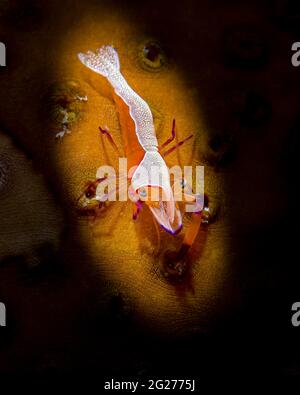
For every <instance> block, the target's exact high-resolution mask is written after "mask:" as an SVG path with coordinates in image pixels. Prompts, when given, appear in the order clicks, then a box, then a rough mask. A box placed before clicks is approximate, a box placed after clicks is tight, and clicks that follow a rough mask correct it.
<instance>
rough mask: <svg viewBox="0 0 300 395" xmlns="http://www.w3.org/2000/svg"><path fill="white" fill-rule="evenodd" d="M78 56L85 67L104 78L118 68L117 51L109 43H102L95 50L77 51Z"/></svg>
mask: <svg viewBox="0 0 300 395" xmlns="http://www.w3.org/2000/svg"><path fill="white" fill-rule="evenodd" d="M78 58H79V60H80V61H81V62H82V63H83V64H84V65H85V66H86V67H88V68H89V69H91V70H93V71H95V72H96V73H98V74H101V75H102V76H103V77H106V78H107V77H109V76H110V75H111V74H113V73H114V72H116V71H119V70H120V61H119V56H118V53H117V51H116V50H115V49H114V48H113V47H112V46H110V45H104V46H103V47H101V48H98V49H97V50H96V52H92V51H87V52H86V53H79V54H78Z"/></svg>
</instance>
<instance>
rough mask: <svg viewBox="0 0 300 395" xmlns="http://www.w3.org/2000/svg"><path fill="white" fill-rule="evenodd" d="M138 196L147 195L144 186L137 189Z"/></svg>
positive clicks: (143, 196)
mask: <svg viewBox="0 0 300 395" xmlns="http://www.w3.org/2000/svg"><path fill="white" fill-rule="evenodd" d="M139 196H140V197H141V198H145V197H147V191H146V189H145V188H140V189H139Z"/></svg>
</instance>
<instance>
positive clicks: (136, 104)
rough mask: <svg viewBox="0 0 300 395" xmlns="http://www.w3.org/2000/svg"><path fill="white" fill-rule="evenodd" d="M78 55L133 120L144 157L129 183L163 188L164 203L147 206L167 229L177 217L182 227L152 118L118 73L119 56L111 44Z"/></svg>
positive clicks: (139, 186)
mask: <svg viewBox="0 0 300 395" xmlns="http://www.w3.org/2000/svg"><path fill="white" fill-rule="evenodd" d="M78 58H79V60H80V61H81V62H82V63H83V64H84V65H85V66H87V67H88V68H90V69H91V70H93V71H95V72H96V73H98V74H101V75H102V76H104V77H105V78H107V80H108V81H109V82H110V84H111V85H112V87H113V88H114V91H115V92H116V94H117V95H118V96H119V97H120V98H121V99H122V100H123V101H124V102H125V103H126V104H127V106H128V108H129V113H130V116H131V118H132V119H133V121H134V123H135V132H136V136H137V139H138V141H139V144H140V145H141V147H142V148H143V150H144V151H145V155H144V158H143V159H142V161H141V163H140V164H139V166H138V167H137V169H136V170H135V172H134V174H133V176H132V179H131V186H132V187H133V189H134V190H135V191H138V190H139V189H140V188H142V187H147V186H152V187H161V188H162V190H163V192H164V201H165V202H166V203H167V204H166V205H165V204H164V202H160V205H159V208H153V207H150V209H151V211H152V212H153V214H154V216H155V218H156V219H157V221H158V222H159V223H160V224H161V225H162V226H163V227H164V228H165V229H166V230H167V231H170V232H171V233H174V231H173V226H172V223H173V222H174V219H176V221H175V222H176V224H178V223H179V224H180V226H181V215H180V211H179V210H177V209H175V203H174V197H173V192H172V189H171V184H170V175H169V170H168V168H167V165H166V163H165V161H164V159H163V158H162V156H161V155H160V153H159V152H158V142H157V138H156V135H155V129H154V122H153V117H152V113H151V110H150V108H149V106H148V104H147V103H146V102H145V101H144V100H143V99H142V98H141V97H140V96H139V95H138V94H137V93H136V92H135V91H134V90H133V89H132V88H131V87H130V86H129V85H128V83H127V81H126V80H125V78H124V77H123V75H122V74H121V72H120V62H119V56H118V53H117V51H116V50H115V49H114V48H113V47H112V46H103V47H101V48H99V49H98V50H97V51H96V52H95V53H94V52H91V51H88V52H87V53H86V54H83V53H79V54H78ZM153 169H155V170H154V171H153ZM158 173H159V175H160V176H159V177H157V175H158ZM175 217H176V218H175Z"/></svg>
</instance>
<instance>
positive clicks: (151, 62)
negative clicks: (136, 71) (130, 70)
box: [140, 41, 166, 71]
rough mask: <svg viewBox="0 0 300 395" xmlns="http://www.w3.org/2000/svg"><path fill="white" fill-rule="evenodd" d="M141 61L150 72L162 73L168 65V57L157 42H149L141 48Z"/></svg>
mask: <svg viewBox="0 0 300 395" xmlns="http://www.w3.org/2000/svg"><path fill="white" fill-rule="evenodd" d="M140 61H141V65H142V67H143V68H144V69H146V70H148V71H160V69H161V68H162V67H163V66H164V65H165V64H166V55H165V53H164V51H163V49H162V48H161V46H160V45H159V44H158V43H157V42H155V41H149V42H147V43H146V44H144V45H143V46H142V48H141V51H140Z"/></svg>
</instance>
